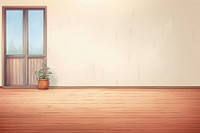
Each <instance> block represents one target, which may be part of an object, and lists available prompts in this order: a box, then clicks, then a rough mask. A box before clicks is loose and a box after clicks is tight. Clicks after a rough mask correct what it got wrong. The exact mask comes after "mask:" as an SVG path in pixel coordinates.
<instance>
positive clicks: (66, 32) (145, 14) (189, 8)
mask: <svg viewBox="0 0 200 133" xmlns="http://www.w3.org/2000/svg"><path fill="white" fill-rule="evenodd" d="M0 5H1V6H47V47H48V49H47V51H48V53H47V62H48V66H49V67H50V68H51V70H52V72H53V73H54V74H53V76H52V78H51V85H53V86H137V85H139V86H147V85H148V86H151V85H153V86H176V85H180V86H184V85H191V86H196V85H198V86H199V85H200V0H58V1H55V0H15V1H13V0H1V1H0ZM0 15H2V11H1V10H0ZM0 24H1V25H2V20H1V21H0ZM1 28H2V27H1ZM1 31H2V30H1ZM1 34H2V32H0V35H1ZM1 39H2V38H0V42H1V43H0V45H1V47H2V41H1ZM1 56H2V50H0V61H1V62H2V57H1ZM1 68H2V64H1V65H0V69H1ZM1 75H2V71H0V85H2V76H1Z"/></svg>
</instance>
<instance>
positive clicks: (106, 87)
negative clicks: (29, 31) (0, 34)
mask: <svg viewBox="0 0 200 133" xmlns="http://www.w3.org/2000/svg"><path fill="white" fill-rule="evenodd" d="M49 88H50V89H122V88H125V89H200V86H50V87H49Z"/></svg>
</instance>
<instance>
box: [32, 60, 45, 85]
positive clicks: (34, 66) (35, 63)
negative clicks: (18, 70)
mask: <svg viewBox="0 0 200 133" xmlns="http://www.w3.org/2000/svg"><path fill="white" fill-rule="evenodd" d="M43 62H44V59H43V58H29V59H28V64H29V65H28V84H29V85H34V84H37V80H36V75H35V71H37V70H38V69H40V68H41V67H42V63H43Z"/></svg>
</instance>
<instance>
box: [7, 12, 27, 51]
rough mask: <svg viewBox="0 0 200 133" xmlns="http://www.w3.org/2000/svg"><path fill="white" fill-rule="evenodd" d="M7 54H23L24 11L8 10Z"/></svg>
mask: <svg viewBox="0 0 200 133" xmlns="http://www.w3.org/2000/svg"><path fill="white" fill-rule="evenodd" d="M6 54H7V55H14V54H23V11H22V10H7V11H6Z"/></svg>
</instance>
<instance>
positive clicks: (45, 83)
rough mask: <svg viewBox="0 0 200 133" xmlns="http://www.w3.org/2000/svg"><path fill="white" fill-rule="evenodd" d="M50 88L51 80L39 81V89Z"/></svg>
mask: <svg viewBox="0 0 200 133" xmlns="http://www.w3.org/2000/svg"><path fill="white" fill-rule="evenodd" d="M48 88H49V79H40V80H38V89H40V90H48Z"/></svg>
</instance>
